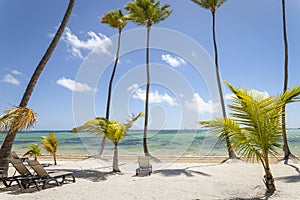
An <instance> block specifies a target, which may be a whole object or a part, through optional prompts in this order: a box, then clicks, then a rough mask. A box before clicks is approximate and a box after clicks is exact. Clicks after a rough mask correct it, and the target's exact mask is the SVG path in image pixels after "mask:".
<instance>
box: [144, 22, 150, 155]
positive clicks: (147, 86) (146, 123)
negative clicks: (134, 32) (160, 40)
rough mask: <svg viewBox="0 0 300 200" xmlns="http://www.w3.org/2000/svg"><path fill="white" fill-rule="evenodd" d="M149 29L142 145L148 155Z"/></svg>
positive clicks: (148, 30) (148, 29)
mask: <svg viewBox="0 0 300 200" xmlns="http://www.w3.org/2000/svg"><path fill="white" fill-rule="evenodd" d="M150 30H151V26H148V27H147V49H146V74H147V85H146V101H145V122H144V138H143V147H144V154H145V155H146V156H149V150H148V146H147V130H148V116H149V90H150V69H149V42H150Z"/></svg>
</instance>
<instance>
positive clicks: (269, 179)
mask: <svg viewBox="0 0 300 200" xmlns="http://www.w3.org/2000/svg"><path fill="white" fill-rule="evenodd" d="M265 173H266V174H265V176H264V183H265V185H266V188H267V192H268V194H270V195H272V194H273V193H274V192H275V191H276V187H275V183H274V178H273V175H272V173H271V170H270V168H269V167H267V168H266V169H265Z"/></svg>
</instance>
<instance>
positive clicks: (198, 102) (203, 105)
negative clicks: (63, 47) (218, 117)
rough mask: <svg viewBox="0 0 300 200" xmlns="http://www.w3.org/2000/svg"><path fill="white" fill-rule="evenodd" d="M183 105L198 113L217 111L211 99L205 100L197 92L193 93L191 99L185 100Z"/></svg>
mask: <svg viewBox="0 0 300 200" xmlns="http://www.w3.org/2000/svg"><path fill="white" fill-rule="evenodd" d="M185 107H186V108H187V109H189V110H193V111H196V112H198V113H199V114H205V113H214V112H216V111H217V109H216V107H217V105H216V104H213V103H212V101H208V102H205V101H204V100H203V99H202V98H201V97H200V95H199V94H198V93H194V94H193V98H192V99H191V100H189V101H185Z"/></svg>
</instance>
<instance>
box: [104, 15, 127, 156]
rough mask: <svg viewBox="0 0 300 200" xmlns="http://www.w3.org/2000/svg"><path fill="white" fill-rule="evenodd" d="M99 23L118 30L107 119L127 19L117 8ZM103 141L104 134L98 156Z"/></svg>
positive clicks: (107, 105) (107, 104)
mask: <svg viewBox="0 0 300 200" xmlns="http://www.w3.org/2000/svg"><path fill="white" fill-rule="evenodd" d="M101 23H104V24H108V25H109V26H110V27H112V28H117V29H118V30H119V36H118V47H117V52H116V59H115V63H114V67H113V71H112V74H111V77H110V81H109V88H108V94H107V102H106V119H108V120H109V110H110V99H111V91H112V85H113V81H114V77H115V73H116V69H117V64H118V60H119V52H120V45H121V35H122V30H123V29H124V27H125V26H126V25H127V23H128V20H127V18H126V16H125V15H124V14H123V13H122V10H121V9H118V10H111V11H109V12H108V13H106V14H105V15H104V16H103V17H102V19H101ZM105 143H106V137H105V136H104V137H103V139H102V142H101V146H100V151H99V156H101V155H102V153H103V150H104V146H105Z"/></svg>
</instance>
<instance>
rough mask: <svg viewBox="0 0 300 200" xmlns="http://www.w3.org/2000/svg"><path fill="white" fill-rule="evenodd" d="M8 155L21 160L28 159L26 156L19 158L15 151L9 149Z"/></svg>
mask: <svg viewBox="0 0 300 200" xmlns="http://www.w3.org/2000/svg"><path fill="white" fill-rule="evenodd" d="M10 156H11V157H12V159H20V160H21V161H22V162H24V161H26V160H28V158H26V157H25V158H20V157H19V156H18V154H17V153H16V152H15V151H11V152H10Z"/></svg>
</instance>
